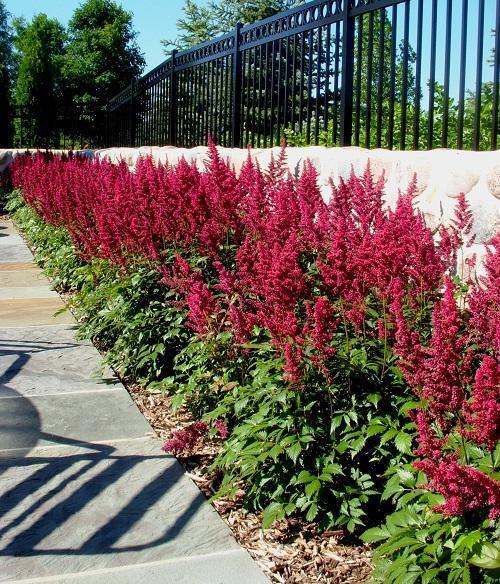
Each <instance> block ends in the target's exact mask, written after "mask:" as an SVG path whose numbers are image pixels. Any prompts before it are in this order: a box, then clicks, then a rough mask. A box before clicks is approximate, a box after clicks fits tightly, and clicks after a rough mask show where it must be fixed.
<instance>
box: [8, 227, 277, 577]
mask: <svg viewBox="0 0 500 584" xmlns="http://www.w3.org/2000/svg"><path fill="white" fill-rule="evenodd" d="M61 307H62V301H61V299H60V298H59V296H58V295H57V294H56V293H55V292H53V291H51V290H50V288H49V285H48V282H47V280H46V279H45V278H44V277H43V276H42V275H41V273H40V270H39V269H38V268H37V267H36V266H35V265H34V264H33V261H32V256H31V253H30V252H29V250H28V248H27V247H26V245H25V244H24V242H23V240H22V239H21V238H20V237H19V235H18V234H17V233H16V231H15V229H14V228H13V226H12V223H10V222H7V221H0V582H24V583H28V582H30V583H31V582H33V583H35V582H37V583H43V582H47V583H48V582H53V583H59V584H62V583H64V584H66V583H67V584H72V583H75V584H76V583H78V582H82V583H83V582H84V583H85V584H97V583H99V584H104V583H105V584H118V583H119V584H137V583H139V584H160V583H161V584H170V583H175V584H212V583H214V584H215V583H217V584H233V583H238V584H260V583H265V582H267V579H266V578H265V577H264V575H263V574H262V572H261V571H260V569H259V568H258V567H257V565H256V564H255V563H254V561H253V560H252V559H251V558H250V556H249V555H248V554H247V552H246V551H244V550H243V549H242V548H241V547H240V546H239V545H238V544H237V543H236V541H235V540H234V539H233V537H232V535H231V533H230V531H229V529H228V528H227V526H226V525H225V524H224V523H223V521H222V520H221V519H220V517H219V516H218V515H217V514H216V513H215V511H214V510H213V509H212V507H211V506H210V505H209V504H208V503H207V502H206V500H205V498H204V497H203V495H202V494H201V493H200V492H199V491H198V489H197V488H196V486H195V485H194V484H193V483H192V482H191V480H189V479H188V478H187V477H186V476H185V475H184V474H183V471H182V467H181V466H180V465H179V463H178V462H177V461H176V460H175V458H173V457H170V456H166V455H164V454H163V453H162V452H161V451H160V446H161V443H160V442H159V441H158V440H157V439H156V438H154V434H153V432H152V430H151V427H150V426H149V425H148V423H147V422H146V420H145V418H144V417H143V416H142V414H141V413H140V412H139V410H138V409H137V408H136V406H135V404H134V403H133V401H132V400H131V398H130V397H129V395H128V393H127V391H126V390H125V388H124V387H123V386H122V385H121V384H120V383H119V382H118V381H117V380H116V378H114V377H113V375H112V373H111V371H107V372H105V373H104V375H103V376H96V371H98V370H99V366H100V361H101V359H100V356H99V354H98V352H97V351H96V349H95V348H94V347H93V346H92V345H91V344H89V343H84V342H80V341H76V340H75V325H74V321H73V320H72V318H71V316H70V315H69V314H68V313H63V314H61V315H59V316H58V317H54V316H53V314H54V312H56V311H57V310H59V309H60V308H61Z"/></svg>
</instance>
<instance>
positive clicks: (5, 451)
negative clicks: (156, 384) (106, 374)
mask: <svg viewBox="0 0 500 584" xmlns="http://www.w3.org/2000/svg"><path fill="white" fill-rule="evenodd" d="M0 408H1V417H2V421H1V423H0V457H8V456H11V452H10V451H11V450H13V449H27V448H33V447H34V446H44V445H51V444H57V443H58V442H59V440H60V439H61V437H62V438H64V439H65V440H69V441H75V442H78V443H80V442H96V441H99V442H101V441H105V440H116V439H120V438H121V439H125V438H140V437H142V436H145V435H146V434H148V433H151V432H152V430H151V426H150V425H149V424H148V423H147V421H146V418H144V416H143V415H142V414H141V413H140V412H139V410H138V409H137V407H136V405H135V403H134V402H133V401H132V398H131V397H130V396H129V394H128V393H127V392H126V391H125V390H124V389H123V390H118V391H117V390H116V389H109V390H102V391H92V392H82V393H67V394H64V393H61V394H59V395H50V396H43V395H42V396H33V397H30V398H29V399H26V398H24V397H17V398H11V399H2V400H0ZM14 454H15V452H14Z"/></svg>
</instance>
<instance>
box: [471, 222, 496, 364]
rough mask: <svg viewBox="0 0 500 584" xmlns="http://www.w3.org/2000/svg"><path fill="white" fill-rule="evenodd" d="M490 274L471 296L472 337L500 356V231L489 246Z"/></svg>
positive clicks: (488, 269)
mask: <svg viewBox="0 0 500 584" xmlns="http://www.w3.org/2000/svg"><path fill="white" fill-rule="evenodd" d="M484 267H485V270H486V275H485V276H483V277H481V278H480V284H479V285H478V286H476V287H475V288H474V289H473V290H472V291H471V293H470V295H469V298H468V300H469V307H470V313H471V320H470V325H471V336H472V338H473V340H474V342H476V343H477V344H478V345H479V346H480V347H481V348H483V349H486V350H489V349H490V348H493V350H494V351H495V354H496V356H497V357H498V356H500V234H497V235H495V237H493V239H492V240H491V241H490V244H489V245H488V247H487V256H486V259H485V261H484Z"/></svg>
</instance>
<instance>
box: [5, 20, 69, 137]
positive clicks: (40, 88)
mask: <svg viewBox="0 0 500 584" xmlns="http://www.w3.org/2000/svg"><path fill="white" fill-rule="evenodd" d="M64 41H65V33H64V29H63V27H62V25H61V24H60V23H59V22H58V21H57V20H56V19H53V18H48V17H47V16H46V15H45V14H37V15H36V16H34V17H33V20H32V21H31V23H30V24H25V23H24V22H23V21H20V20H18V21H17V23H16V38H15V48H16V51H17V52H18V54H19V56H18V59H19V64H18V74H17V80H16V84H15V90H14V95H15V102H16V104H18V105H22V106H28V107H29V108H30V110H31V112H32V113H33V114H34V115H33V122H32V124H31V125H30V127H29V128H25V130H24V131H25V132H28V134H29V136H28V137H27V140H28V141H29V142H31V143H36V144H39V145H40V146H43V145H45V146H48V145H50V143H51V134H52V133H53V132H54V127H55V120H56V118H55V116H56V112H57V108H58V106H59V104H60V101H61V97H62V87H61V66H62V56H63V52H64Z"/></svg>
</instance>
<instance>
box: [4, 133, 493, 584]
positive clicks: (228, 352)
mask: <svg viewBox="0 0 500 584" xmlns="http://www.w3.org/2000/svg"><path fill="white" fill-rule="evenodd" d="M285 156H286V152H285V150H283V151H282V153H281V155H280V157H278V159H276V160H273V161H272V162H271V164H270V167H269V169H268V170H267V171H266V172H263V171H262V170H261V169H260V168H259V167H258V166H257V165H256V164H255V163H254V162H253V161H252V158H251V157H250V156H249V157H248V160H247V162H246V164H245V165H244V166H243V168H242V170H241V173H240V175H239V176H238V177H237V176H236V174H235V172H234V170H233V169H232V168H231V167H230V166H229V164H228V163H226V162H225V161H223V160H221V159H220V157H219V155H218V153H217V150H216V148H215V146H214V145H213V144H212V145H211V146H210V161H209V163H208V164H207V166H206V168H205V170H203V171H200V170H198V169H197V168H196V166H194V165H190V164H188V163H187V162H185V161H184V160H181V161H180V163H179V164H178V165H177V166H175V167H171V166H168V165H161V164H155V163H154V162H153V161H152V160H151V159H149V158H145V159H141V160H140V161H139V163H138V164H137V167H136V169H135V172H131V171H129V169H128V168H127V167H126V166H125V165H124V164H119V165H113V164H110V163H108V162H106V161H98V162H88V161H86V160H81V159H73V158H70V159H68V160H59V159H55V158H50V157H43V156H40V155H38V156H35V157H29V156H26V157H24V158H22V159H21V158H20V159H17V160H16V163H15V165H14V167H13V169H12V175H13V180H14V183H15V184H16V185H17V186H18V187H20V188H21V189H22V191H23V196H24V199H25V201H26V203H27V204H28V205H29V206H30V208H31V209H32V210H33V211H34V212H35V213H36V214H37V216H38V217H39V218H41V219H43V221H44V222H45V223H46V224H48V225H50V226H52V228H53V229H55V230H56V232H59V230H63V232H64V233H68V234H69V237H70V238H71V241H72V244H73V246H74V249H75V253H76V255H77V256H78V258H79V260H78V261H80V262H81V263H82V266H83V267H82V268H81V270H82V271H83V272H82V273H85V274H86V277H85V278H84V279H83V280H82V281H81V282H80V283H79V285H78V286H77V287H79V289H80V292H79V294H77V295H76V297H75V298H76V299H75V303H76V305H77V306H79V308H80V314H81V315H82V316H86V317H87V325H84V326H87V327H89V329H90V330H89V332H90V334H94V335H95V336H97V337H98V338H100V339H103V341H104V343H105V344H106V345H108V346H111V347H113V348H114V349H113V350H112V351H111V355H114V356H115V360H116V361H117V362H118V361H120V359H121V360H122V361H124V362H125V363H127V364H128V365H127V367H128V371H130V372H132V373H134V374H135V375H136V376H142V377H143V378H144V379H145V380H146V381H156V383H155V386H154V387H158V385H160V387H162V388H163V389H164V390H165V391H169V392H171V393H172V394H173V395H174V403H175V404H177V405H179V404H181V403H182V404H184V405H186V406H188V407H189V408H190V409H191V411H192V412H193V416H194V417H195V418H196V419H197V420H198V421H197V422H195V424H197V425H196V426H193V428H192V429H189V428H187V429H186V436H187V437H192V436H196V439H199V438H200V435H201V434H202V433H203V432H201V430H200V428H205V429H207V431H209V433H210V435H211V436H213V435H214V434H218V435H219V437H220V438H221V446H220V453H219V455H218V456H217V458H216V459H215V461H214V463H213V467H214V469H218V470H220V471H222V475H223V479H222V484H221V489H220V493H219V494H234V493H236V492H237V491H239V490H243V491H244V493H245V503H246V505H248V506H250V507H253V508H256V509H262V510H264V515H263V518H264V525H265V526H267V525H270V524H271V523H272V521H273V520H275V519H278V518H282V517H285V516H289V515H292V514H302V515H304V516H305V517H306V518H307V519H308V520H310V521H312V520H315V521H318V522H319V524H320V525H321V527H323V528H326V527H329V526H332V525H339V526H345V527H346V528H347V529H348V530H349V531H351V532H356V533H359V531H360V530H361V529H362V527H363V526H364V525H366V526H370V525H374V524H375V523H377V522H378V521H380V518H381V516H382V518H383V517H385V515H388V514H389V513H390V512H391V511H393V510H394V508H395V506H396V507H397V510H396V515H395V516H392V519H391V517H389V518H388V519H387V521H388V523H387V525H386V526H385V527H381V528H375V529H378V530H379V531H368V532H367V534H366V535H365V538H366V539H367V540H368V539H371V540H383V539H387V542H385V543H384V544H383V545H382V546H381V548H380V552H379V557H380V566H387V565H389V567H387V570H386V572H385V573H386V574H388V576H387V577H388V578H389V579H390V581H394V582H399V581H401V582H403V581H404V582H406V581H407V580H404V579H400V580H398V578H399V577H400V575H401V574H402V573H403V572H404V570H407V571H408V570H409V571H410V572H411V573H412V574H413V576H414V577H413V576H412V578H413V579H412V580H411V581H417V580H418V579H419V578H420V579H421V580H423V581H426V580H425V578H424V576H423V575H422V574H423V572H424V570H430V571H431V573H435V574H436V581H439V580H438V578H441V575H440V574H441V572H442V571H443V569H442V568H439V564H440V563H443V562H444V565H446V566H448V564H449V565H452V564H453V566H452V568H449V569H448V568H446V570H447V573H449V574H451V571H450V570H454V569H455V568H456V567H457V566H458V565H459V567H460V568H461V569H463V570H462V572H461V573H463V574H465V573H466V572H465V570H466V569H467V570H468V569H469V563H470V562H471V561H476V564H477V563H479V564H480V563H481V562H483V564H484V561H483V559H481V558H483V555H484V554H489V555H490V556H491V553H492V552H491V549H490V547H489V546H490V545H493V543H492V541H493V536H492V534H493V530H494V521H495V519H496V517H497V514H498V506H499V502H498V480H497V475H496V474H495V473H496V472H497V470H496V468H497V464H498V463H497V459H498V456H496V457H495V455H494V453H493V449H494V448H495V447H496V444H497V441H498V416H499V407H498V364H497V360H496V359H497V357H498V339H499V338H500V335H499V328H498V322H499V318H498V310H499V308H498V307H499V298H498V290H499V289H500V287H499V286H498V283H499V282H498V277H499V276H498V274H499V273H500V272H499V267H498V266H499V259H498V257H499V251H500V250H499V246H498V241H497V240H494V241H493V242H492V248H491V251H490V255H489V259H488V264H487V269H488V276H487V278H486V279H485V280H484V282H482V283H481V285H480V286H472V288H471V290H470V291H469V290H468V287H469V286H471V283H470V282H467V283H465V282H461V281H460V280H459V278H458V277H457V276H455V275H454V274H456V271H457V270H456V260H457V253H458V250H459V248H460V247H461V246H462V245H468V244H470V243H471V241H472V238H471V229H472V224H471V214H470V210H469V209H468V206H467V202H466V200H465V197H463V196H461V197H460V198H459V205H458V207H457V212H456V219H455V221H454V222H453V224H452V225H451V226H449V228H448V229H445V228H442V229H441V231H440V234H439V236H438V237H434V235H433V233H432V232H431V230H430V229H429V228H428V227H427V226H426V225H425V223H424V221H423V219H422V217H421V215H420V214H419V212H418V211H417V210H416V209H415V208H414V205H413V198H414V194H415V184H414V183H413V184H411V185H410V186H409V187H408V189H407V191H406V192H403V193H402V194H401V195H400V197H399V200H398V202H397V205H396V206H395V208H394V209H388V208H386V207H385V206H384V200H383V180H382V179H380V180H378V181H376V180H374V178H373V176H372V173H371V171H370V168H369V166H368V167H367V169H366V171H365V173H364V174H363V175H362V176H360V177H357V176H355V175H354V174H351V176H350V177H349V178H347V179H346V180H343V181H341V182H340V184H339V185H338V186H337V187H334V186H332V198H331V201H330V202H329V203H328V204H326V203H325V202H324V201H323V199H322V197H321V193H320V191H319V188H318V186H317V176H316V171H315V169H314V168H313V166H312V165H311V164H310V163H305V165H304V168H303V170H302V173H301V175H300V177H299V178H298V179H294V178H292V177H291V176H290V174H289V173H288V172H287V171H286V169H285V168H286V164H285V163H286V160H285ZM77 272H78V270H76V271H75V273H77ZM96 274H97V278H96ZM96 283H97V286H96ZM174 355H175V357H174ZM172 363H173V372H172V371H171V368H172ZM171 373H173V374H171ZM158 380H159V381H158ZM200 424H201V425H200ZM183 436H184V435H183ZM175 438H176V439H175V440H174V442H175V450H176V451H178V450H179V448H180V446H179V445H180V444H182V443H186V444H187V443H188V442H189V440H184V438H183V437H175ZM177 438H178V440H177ZM181 438H182V439H181ZM174 442H172V443H171V446H172V444H174ZM167 447H168V444H167ZM416 457H417V458H418V460H415V459H416ZM412 463H414V465H413V466H412ZM417 470H418V471H419V472H420V475H418V476H420V477H421V479H418V480H417V482H415V477H414V475H415V473H416V472H417ZM422 473H425V476H426V479H425V481H427V483H426V485H423V481H424V479H423V476H424V475H423V474H422ZM412 481H413V482H412ZM421 482H422V485H421ZM471 487H472V488H471ZM432 493H435V494H432ZM416 497H420V499H418V500H416ZM411 505H413V507H411ZM431 506H434V510H431V508H430V507H431ZM402 512H404V513H409V515H405V516H404V517H405V519H404V520H403V519H402V518H403V515H401V513H402ZM398 513H399V515H397V514H398ZM417 515H418V519H415V517H416V516H417ZM436 518H437V519H436ZM405 522H406V523H405ZM438 524H439V525H442V528H441V527H439V528H437V527H436V526H437V525H438ZM427 525H429V526H432V528H431V527H427ZM416 526H418V530H420V531H419V535H417V534H416V530H415V528H416ZM457 526H459V527H457ZM393 527H394V529H393ZM400 528H401V529H402V530H403V532H404V536H402V535H401V529H400ZM405 529H406V530H408V529H410V530H413V531H412V535H411V536H410V535H407V534H406V532H405ZM421 530H424V532H425V533H426V535H425V536H424V535H422V531H421ZM426 530H427V531H426ZM433 530H434V531H433ZM440 530H441V531H440ZM443 530H444V531H443ZM447 530H448V531H447ZM469 530H470V531H471V532H473V531H478V532H479V533H480V537H478V538H477V539H474V538H475V537H476V536H474V537H472V538H471V539H470V540H467V541H468V542H469V543H468V544H467V545H465V547H463V549H466V550H470V553H469V551H467V553H466V554H465V555H463V554H462V556H460V558H462V559H461V560H459V559H457V558H458V555H456V554H455V555H454V554H448V555H446V553H447V552H446V553H445V555H443V552H442V550H441V551H440V552H439V553H438V552H437V551H434V552H432V553H430V552H428V551H426V550H425V549H424V550H423V549H421V547H418V546H417V547H415V546H416V543H415V542H414V541H413V544H414V545H413V546H412V545H410V543H409V541H408V539H405V538H406V537H408V538H410V539H411V538H412V537H413V539H416V540H417V541H420V540H422V539H424V540H425V544H426V545H427V544H429V545H430V542H428V541H427V539H426V538H431V539H432V538H434V539H433V541H434V540H435V539H436V538H437V537H438V535H439V533H445V532H446V533H449V534H451V535H450V539H449V541H450V542H452V544H450V545H453V546H455V545H456V546H459V543H457V541H456V536H457V534H460V533H461V534H465V535H468V533H469ZM436 534H438V535H436ZM394 538H396V539H395V540H394ZM419 538H420V539H419ZM402 542H403V543H402ZM404 542H408V545H406V543H404ZM471 542H472V543H471ZM421 543H422V542H421ZM469 544H470V545H469ZM478 546H480V547H481V549H479V548H478ZM448 547H449V546H448ZM493 547H494V546H493ZM460 549H462V548H460ZM494 549H495V548H494ZM481 550H483V551H484V554H483V551H481ZM426 554H427V556H426ZM482 554H483V555H482ZM445 556H446V557H445ZM425 558H427V559H425ZM428 558H430V559H428ZM443 558H444V559H443ZM475 558H476V559H475ZM477 558H479V559H477ZM388 562H389V564H388ZM450 562H451V564H450ZM454 562H458V564H457V566H455V565H454ZM460 562H462V564H460ZM401 566H404V568H401ZM483 567H484V568H486V567H487V566H486V565H483ZM381 569H382V568H381ZM398 570H399V572H398ZM432 570H438V571H437V572H432ZM453 573H455V572H453ZM454 577H455V576H454ZM450 581H453V580H450Z"/></svg>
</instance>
